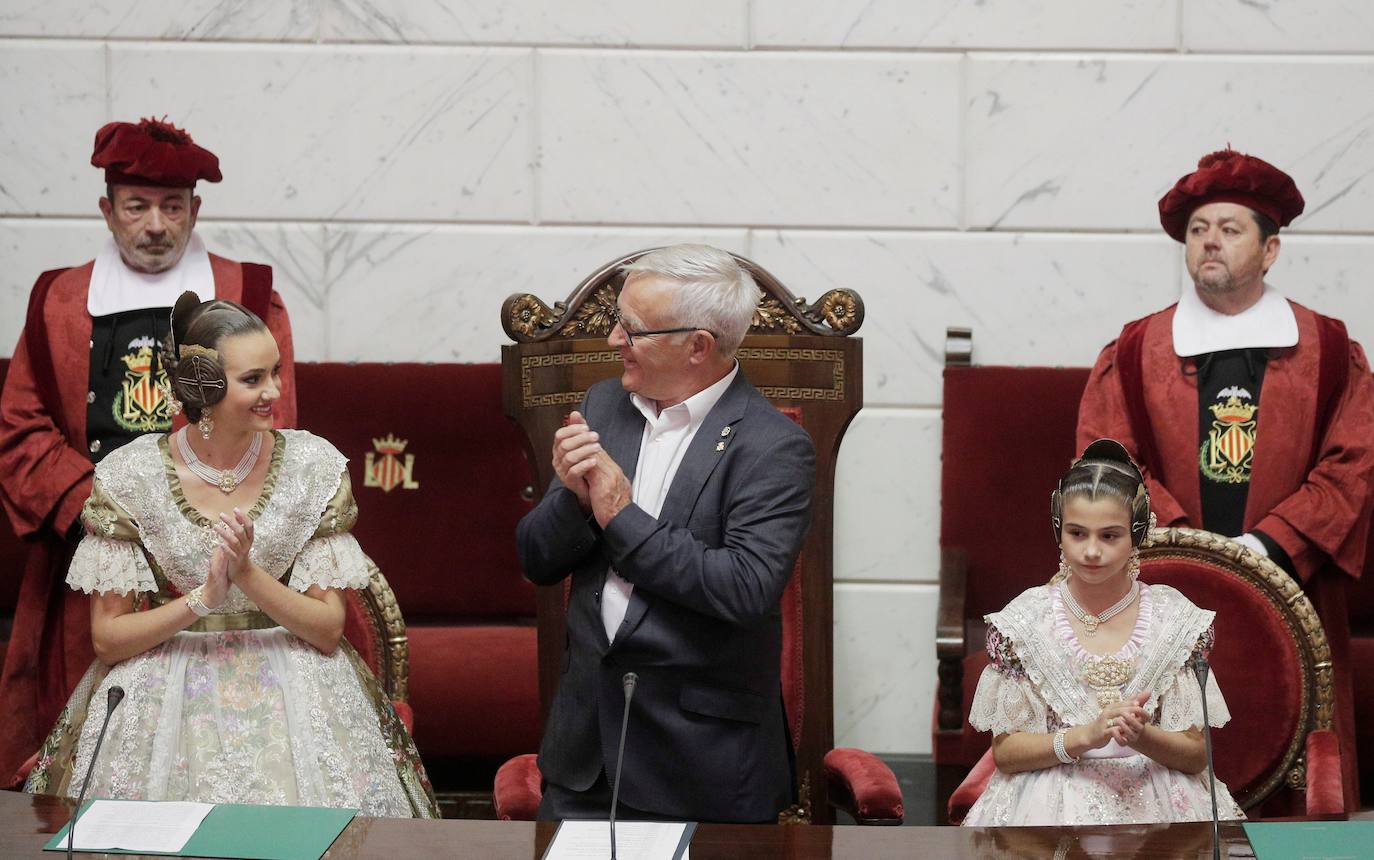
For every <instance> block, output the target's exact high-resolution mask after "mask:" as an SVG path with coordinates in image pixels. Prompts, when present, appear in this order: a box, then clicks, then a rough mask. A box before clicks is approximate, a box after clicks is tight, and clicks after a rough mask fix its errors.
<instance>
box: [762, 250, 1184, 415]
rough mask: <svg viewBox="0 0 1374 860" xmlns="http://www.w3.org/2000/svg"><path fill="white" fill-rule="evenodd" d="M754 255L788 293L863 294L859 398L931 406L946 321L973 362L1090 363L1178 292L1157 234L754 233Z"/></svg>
mask: <svg viewBox="0 0 1374 860" xmlns="http://www.w3.org/2000/svg"><path fill="white" fill-rule="evenodd" d="M751 246H752V248H753V252H754V259H755V260H756V261H757V262H758V263H759V264H761V265H762V266H764V267H765V268H767V269H768V270H769V271H771V272H773V274H775V275H777V276H778V277H779V278H780V279H781V280H782V282H783V283H784V284H787V285H788V286H789V287H790V288H791V289H792V291H793V292H794V293H798V294H801V295H804V296H808V297H814V296H816V295H820V294H821V293H824V292H825V291H826V290H830V289H833V288H835V287H850V288H852V289H854V290H856V291H857V292H858V293H859V295H860V296H862V297H863V300H864V306H865V309H866V311H867V315H866V317H865V320H864V324H863V328H861V329H860V330H859V335H860V336H861V337H863V339H864V353H865V355H864V375H865V379H864V402H865V403H866V404H868V405H898V406H912V405H925V406H933V405H937V404H938V403H939V402H940V399H941V391H942V384H943V383H942V376H941V374H942V372H943V369H944V347H945V343H944V340H945V329H946V328H947V327H949V326H968V327H971V328H972V329H973V345H974V346H973V349H974V353H973V357H974V361H975V362H977V363H978V364H1045V365H1089V364H1091V363H1092V362H1093V360H1094V359H1095V358H1096V357H1097V353H1098V351H1099V350H1100V349H1101V348H1102V346H1103V345H1104V344H1106V343H1107V341H1109V340H1111V339H1112V338H1114V337H1116V335H1117V334H1118V333H1119V332H1120V330H1121V326H1122V324H1124V323H1126V322H1129V321H1130V320H1133V319H1136V318H1137V317H1140V316H1144V315H1145V314H1147V313H1149V312H1150V311H1152V310H1155V309H1158V308H1160V307H1163V306H1165V305H1167V304H1169V303H1170V302H1172V301H1174V300H1175V299H1177V297H1178V289H1179V280H1178V274H1177V270H1178V269H1181V267H1182V258H1181V256H1180V254H1179V251H1178V247H1179V246H1178V245H1177V244H1176V243H1174V242H1173V241H1172V240H1170V239H1169V238H1168V237H1166V236H1164V235H1163V234H1162V233H1161V234H1160V235H1159V236H1157V237H1156V236H1107V235H1100V236H1099V235H1073V234H990V233H908V232H897V231H890V232H870V233H864V232H857V231H855V232H849V231H806V230H782V231H777V230H772V231H770V230H758V231H755V232H754V236H753V240H752V242H751Z"/></svg>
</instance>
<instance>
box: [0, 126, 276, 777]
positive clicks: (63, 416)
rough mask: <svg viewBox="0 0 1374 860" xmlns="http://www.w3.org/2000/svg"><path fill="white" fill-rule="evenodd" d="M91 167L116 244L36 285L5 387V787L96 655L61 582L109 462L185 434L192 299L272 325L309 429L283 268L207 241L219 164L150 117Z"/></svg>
mask: <svg viewBox="0 0 1374 860" xmlns="http://www.w3.org/2000/svg"><path fill="white" fill-rule="evenodd" d="M91 164H92V165H93V166H95V167H99V168H103V169H104V171H105V183H106V196H105V197H103V198H101V200H100V210H101V213H102V215H104V217H105V221H106V224H107V225H108V226H109V228H110V233H111V237H110V239H109V240H108V241H107V242H106V244H105V246H104V247H103V248H102V249H101V251H100V253H99V254H98V255H97V257H96V258H95V259H94V260H92V261H90V262H88V263H86V264H85V265H82V266H77V267H75V268H68V269H56V270H53V271H50V272H44V273H43V274H42V275H40V276H39V278H38V282H37V283H36V284H35V285H34V288H33V292H32V293H31V294H30V296H29V305H28V312H27V316H26V318H25V321H24V328H23V331H22V332H21V334H20V336H19V343H18V345H17V346H16V347H15V348H14V354H13V357H12V359H11V361H10V367H9V373H8V375H7V377H6V379H5V386H4V390H3V392H0V503H2V504H3V508H4V513H5V516H6V517H7V518H8V519H9V522H10V526H11V527H12V528H13V529H14V531H15V532H16V533H17V534H18V535H19V536H20V537H21V538H24V539H25V540H26V541H28V542H30V550H29V553H28V557H27V560H26V564H25V566H24V569H23V571H22V576H23V580H22V582H21V584H20V589H19V604H18V607H17V609H16V611H15V618H14V625H13V632H12V634H11V636H10V642H9V647H8V650H7V651H6V653H5V663H4V670H3V674H0V714H4V724H5V728H4V730H3V731H0V786H4V785H8V784H11V783H12V782H13V781H15V780H17V779H19V778H20V777H21V774H20V771H21V768H22V767H23V765H24V763H25V762H26V761H27V760H28V759H29V757H30V756H32V755H33V754H34V753H35V752H36V751H37V749H38V746H39V744H40V743H41V741H42V739H43V736H44V734H45V733H46V732H47V731H48V729H49V728H50V727H51V726H52V724H53V722H54V721H55V720H56V719H57V715H58V713H59V712H60V711H61V709H62V706H63V704H64V703H65V702H66V700H67V697H68V696H69V695H70V694H71V692H72V688H73V687H74V686H75V685H76V682H77V681H78V680H80V678H81V676H82V673H84V672H85V671H86V669H87V667H88V666H89V665H90V663H91V660H92V659H93V658H94V653H93V650H92V646H91V634H90V615H89V613H90V609H89V606H88V603H87V600H86V597H85V595H83V594H81V593H79V592H74V591H72V590H71V589H69V588H67V587H66V585H65V583H64V580H65V578H66V570H67V564H68V562H69V561H70V559H71V555H72V552H73V551H74V550H75V547H76V540H77V538H78V537H79V535H80V525H79V516H80V513H81V506H82V505H83V504H84V503H85V501H86V497H87V496H88V495H89V494H90V490H91V475H92V473H93V471H94V464H95V463H96V462H98V461H99V460H100V459H101V458H102V457H104V456H105V455H106V454H108V453H109V452H110V451H112V450H114V449H115V448H118V447H119V446H120V445H123V444H124V443H126V442H128V441H130V440H132V439H133V438H135V437H136V436H139V435H141V434H144V433H150V432H165V431H167V430H170V429H171V427H172V419H171V416H170V415H169V414H168V411H167V396H166V390H167V388H166V371H165V368H164V367H163V365H162V361H161V350H162V343H163V340H164V338H165V337H166V335H167V328H168V326H169V324H170V313H171V307H172V305H173V303H174V302H175V301H176V298H177V297H178V296H179V295H180V294H181V292H182V291H183V290H188V289H189V290H194V291H195V292H197V293H198V294H199V295H200V296H202V297H204V298H209V296H210V295H211V294H213V295H215V296H216V297H218V298H222V299H231V300H233V301H237V302H240V303H241V304H244V305H246V306H247V307H249V308H250V309H252V310H253V311H254V312H255V313H257V314H258V316H260V317H262V319H263V320H264V321H265V322H266V323H267V326H268V328H269V329H271V331H272V334H273V335H274V336H275V337H276V338H277V343H278V345H279V346H280V348H281V356H282V371H281V382H282V396H281V399H280V400H279V401H278V403H277V412H276V415H275V420H276V423H277V425H278V426H282V427H290V426H294V425H295V420H296V398H295V369H294V364H293V361H292V346H291V325H290V321H289V320H288V319H287V315H286V307H285V305H284V304H283V303H282V300H281V296H279V295H278V294H277V292H276V291H275V290H273V289H272V270H271V268H270V267H268V266H264V265H259V264H253V263H236V262H234V261H232V260H226V259H224V258H222V257H218V256H215V255H213V254H210V253H208V252H207V251H206V250H205V246H204V244H203V243H202V242H201V241H200V238H199V237H198V236H196V235H195V233H194V227H195V222H196V215H197V213H198V211H199V209H200V198H199V197H197V196H195V184H196V182H197V181H199V180H205V181H208V182H218V181H220V179H221V174H220V170H219V159H217V158H216V157H215V156H214V154H213V153H211V152H209V151H208V150H206V149H204V148H202V147H200V146H197V145H196V144H195V143H194V142H193V141H192V140H191V137H190V135H188V134H186V132H184V131H182V130H181V129H178V128H176V127H174V126H172V125H169V124H167V123H165V122H159V121H156V120H150V119H145V120H143V121H141V122H139V123H137V124H132V123H125V122H117V123H110V124H108V125H106V126H105V127H103V128H101V129H100V131H98V132H97V133H96V137H95V152H94V154H93V155H92V156H91ZM20 575H21V572H20V571H17V570H7V571H0V576H20Z"/></svg>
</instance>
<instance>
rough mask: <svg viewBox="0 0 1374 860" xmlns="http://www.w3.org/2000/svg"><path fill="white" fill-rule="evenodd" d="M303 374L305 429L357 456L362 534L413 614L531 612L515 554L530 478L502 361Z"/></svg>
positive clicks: (304, 368)
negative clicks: (506, 408)
mask: <svg viewBox="0 0 1374 860" xmlns="http://www.w3.org/2000/svg"><path fill="white" fill-rule="evenodd" d="M296 378H297V391H298V394H297V399H298V406H299V416H300V417H299V422H300V426H301V427H302V428H304V429H306V430H310V431H311V432H313V433H316V434H318V435H320V436H323V437H324V438H326V439H328V440H329V441H330V442H332V443H334V445H335V446H336V447H338V449H339V450H340V451H342V452H343V454H344V456H345V457H347V458H348V460H349V463H348V470H349V474H350V476H351V478H352V480H353V494H354V496H355V497H356V498H357V500H358V507H359V511H360V515H359V519H358V525H357V526H356V528H355V529H354V534H355V535H356V536H357V538H358V540H359V542H360V543H361V544H362V546H363V549H364V550H365V551H366V552H367V553H368V555H370V556H371V557H372V559H373V560H374V561H376V563H377V566H378V567H379V568H381V570H382V572H383V573H384V574H385V575H386V578H387V580H388V581H389V582H390V583H391V587H392V589H393V591H394V592H395V594H396V600H397V603H398V604H399V605H400V607H401V611H402V612H403V613H404V614H405V617H406V619H407V621H409V622H411V623H416V622H419V623H423V622H424V621H426V620H430V621H440V620H443V621H452V620H454V619H464V618H471V619H474V620H482V619H497V618H512V617H523V618H532V617H533V616H534V587H533V586H531V585H530V584H529V583H528V582H527V581H526V580H525V579H524V577H523V576H522V575H521V572H520V566H519V562H518V559H517V558H516V553H515V524H516V523H517V522H518V521H519V519H520V517H521V516H523V515H524V514H525V513H526V512H527V511H529V509H530V506H531V505H530V502H529V501H527V500H526V498H524V496H523V494H525V493H527V489H526V488H527V487H528V485H529V484H530V481H531V480H532V478H531V473H530V470H529V467H528V464H527V463H526V461H525V456H524V453H523V447H522V443H521V440H520V431H519V429H518V428H517V427H516V426H515V424H514V423H512V422H511V421H510V420H509V419H508V418H506V416H505V415H504V414H503V412H502V409H501V367H500V365H497V364H300V365H297V368H296ZM393 440H395V441H393ZM401 442H404V445H405V447H404V448H403V449H400V444H401ZM369 456H370V459H371V463H372V473H371V475H370V476H369V474H368V462H369ZM407 469H409V471H408V472H407Z"/></svg>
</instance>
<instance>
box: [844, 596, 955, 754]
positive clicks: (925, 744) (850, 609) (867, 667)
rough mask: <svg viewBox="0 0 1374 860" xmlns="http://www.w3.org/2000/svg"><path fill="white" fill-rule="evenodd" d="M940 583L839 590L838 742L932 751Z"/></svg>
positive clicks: (903, 750) (891, 749)
mask: <svg viewBox="0 0 1374 860" xmlns="http://www.w3.org/2000/svg"><path fill="white" fill-rule="evenodd" d="M937 598H938V589H937V587H936V586H934V585H856V584H846V583H841V584H837V585H836V586H835V745H836V746H842V747H848V746H855V747H861V748H863V749H866V750H869V751H870V752H875V753H927V754H928V753H929V752H930V715H931V707H932V706H933V702H934V698H935V608H936V603H937Z"/></svg>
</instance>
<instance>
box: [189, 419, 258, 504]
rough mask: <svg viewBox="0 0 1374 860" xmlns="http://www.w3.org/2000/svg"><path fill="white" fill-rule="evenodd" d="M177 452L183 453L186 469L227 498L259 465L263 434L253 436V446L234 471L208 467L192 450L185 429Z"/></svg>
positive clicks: (245, 453) (250, 446)
mask: <svg viewBox="0 0 1374 860" xmlns="http://www.w3.org/2000/svg"><path fill="white" fill-rule="evenodd" d="M177 450H178V451H179V452H181V459H182V460H183V461H185V463H186V468H188V469H190V470H191V474H193V475H195V476H196V477H197V478H200V479H201V480H202V481H204V482H205V483H207V484H210V485H211V486H214V487H219V490H220V492H222V493H224V494H225V495H226V496H227V495H229V494H230V493H232V492H234V490H236V489H238V486H239V484H242V483H243V479H244V478H246V477H248V475H249V473H250V472H252V471H253V467H254V466H256V465H257V464H258V453H259V452H260V451H262V433H254V434H253V444H251V445H249V446H248V450H247V451H245V452H244V453H243V458H242V459H241V460H239V464H238V465H237V466H235V467H234V468H233V469H215V468H213V467H211V466H208V465H206V464H205V463H204V462H203V461H202V460H201V459H200V458H199V457H197V456H196V452H195V451H192V450H191V443H190V442H187V441H186V428H185V427H183V428H181V432H180V433H178V434H177Z"/></svg>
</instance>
